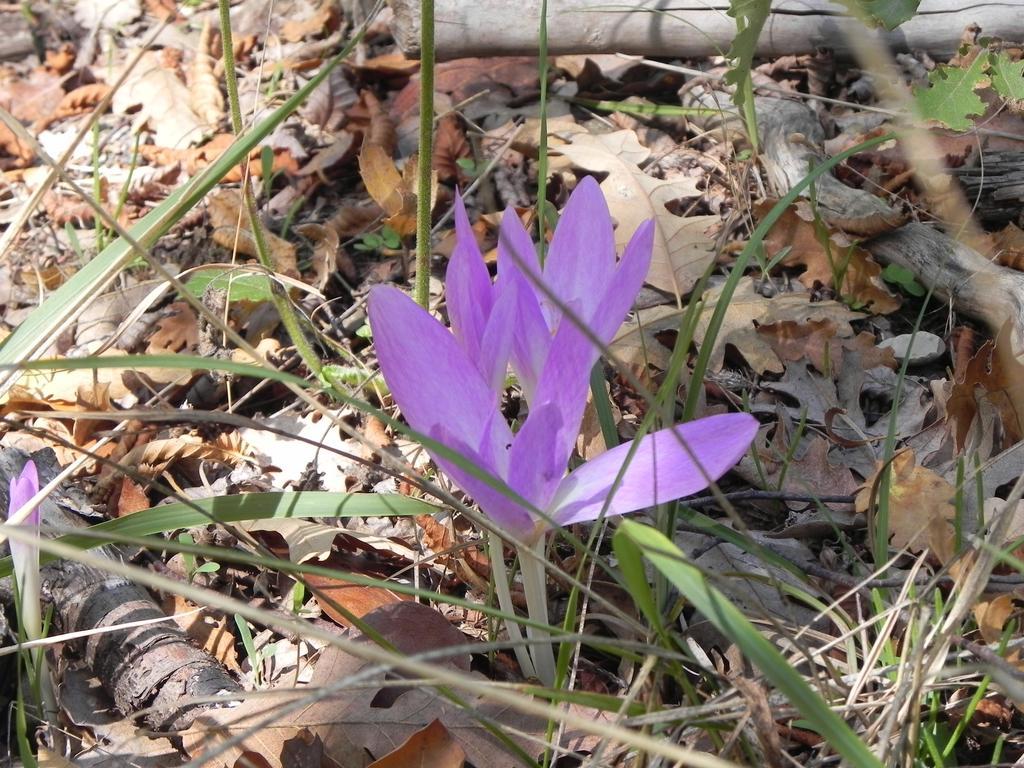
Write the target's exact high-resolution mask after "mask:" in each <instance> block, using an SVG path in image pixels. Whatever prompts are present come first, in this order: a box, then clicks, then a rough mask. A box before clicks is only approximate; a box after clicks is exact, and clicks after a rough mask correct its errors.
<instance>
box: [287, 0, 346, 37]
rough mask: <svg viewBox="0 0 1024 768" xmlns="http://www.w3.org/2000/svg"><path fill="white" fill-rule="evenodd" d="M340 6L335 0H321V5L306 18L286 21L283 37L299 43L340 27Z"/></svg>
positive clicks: (324, 34)
mask: <svg viewBox="0 0 1024 768" xmlns="http://www.w3.org/2000/svg"><path fill="white" fill-rule="evenodd" d="M339 20H340V6H339V5H338V3H336V2H334V1H333V0H321V3H320V5H319V7H317V8H316V10H315V11H314V12H313V13H312V14H311V15H310V16H308V17H306V18H305V19H292V20H290V21H286V22H285V23H284V25H283V26H282V27H281V37H282V38H284V39H285V41H287V42H289V43H298V42H301V41H302V40H305V39H306V38H307V37H323V36H326V35H328V34H330V33H331V32H333V31H334V30H336V29H337V28H338V22H339Z"/></svg>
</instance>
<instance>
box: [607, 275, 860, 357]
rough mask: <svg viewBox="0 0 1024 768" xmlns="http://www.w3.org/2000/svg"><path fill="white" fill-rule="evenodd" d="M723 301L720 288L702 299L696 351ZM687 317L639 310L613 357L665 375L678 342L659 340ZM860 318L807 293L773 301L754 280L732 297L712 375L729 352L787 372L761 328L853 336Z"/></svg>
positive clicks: (666, 310) (664, 309) (661, 309)
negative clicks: (800, 327) (817, 325)
mask: <svg viewBox="0 0 1024 768" xmlns="http://www.w3.org/2000/svg"><path fill="white" fill-rule="evenodd" d="M720 296H721V289H720V288H717V287H716V288H712V289H710V290H708V291H706V292H705V293H704V296H703V297H702V298H703V300H704V303H705V306H704V311H703V312H702V313H701V316H700V319H699V320H698V323H697V329H696V333H695V334H694V341H695V342H696V343H697V344H698V345H701V344H703V343H704V336H705V334H706V333H707V331H708V326H709V324H710V321H711V315H712V313H713V312H714V309H715V306H716V305H717V302H718V299H719V297H720ZM684 311H685V310H680V309H678V308H676V307H672V306H658V307H651V308H650V309H642V310H640V311H639V312H637V313H636V314H635V316H634V317H633V318H632V319H630V320H629V321H627V322H626V323H625V324H624V325H623V326H622V328H621V329H619V332H618V334H617V335H616V337H615V340H614V341H613V342H612V345H611V350H612V352H613V353H614V354H615V355H616V357H618V358H619V359H620V360H622V361H623V362H625V363H627V364H629V365H630V366H633V367H634V368H640V367H641V366H645V365H652V366H654V367H655V368H657V369H659V370H666V368H667V366H668V360H669V355H670V354H671V345H672V343H674V337H671V338H669V339H666V340H667V341H669V343H668V344H665V343H662V341H660V340H659V337H661V338H664V337H662V336H661V335H662V334H663V333H670V334H674V332H675V331H677V330H678V328H679V324H680V323H681V322H682V318H683V313H684ZM862 317H863V315H862V314H860V313H857V312H853V311H852V310H851V309H850V308H849V307H847V306H846V305H845V304H840V303H839V302H837V301H816V302H810V301H808V298H807V294H806V293H798V292H793V293H780V294H778V295H776V296H775V297H774V298H771V299H769V298H766V297H765V296H763V295H762V294H761V293H760V292H759V291H758V286H757V281H756V280H754V279H753V278H745V279H743V280H741V281H740V284H739V286H738V287H737V288H736V291H735V292H734V293H733V296H732V298H731V299H730V301H729V311H728V312H727V313H726V315H725V322H724V324H723V326H722V328H721V330H720V331H719V333H718V334H717V335H716V336H715V340H714V348H713V349H712V351H711V357H710V363H709V370H711V371H719V370H721V368H722V363H723V361H724V359H725V348H726V346H732V347H733V348H735V349H736V351H737V352H739V353H740V354H741V355H743V357H744V359H745V360H746V361H747V363H748V364H749V365H750V367H751V368H753V369H754V370H755V371H757V372H758V373H765V372H766V371H770V372H772V373H782V372H783V370H784V369H785V366H784V365H783V363H782V361H781V360H780V359H779V356H778V355H777V354H776V353H775V351H774V350H773V349H772V346H771V344H769V343H768V341H767V340H766V339H765V338H764V337H763V336H761V335H760V334H759V333H758V332H757V326H758V325H764V324H771V323H778V322H784V321H787V320H788V321H795V322H798V323H807V322H814V321H821V320H830V321H831V322H833V323H834V324H835V325H836V328H837V333H838V334H839V335H841V336H853V328H851V327H850V322H851V321H853V320H857V319H860V318H862ZM640 369H641V370H642V368H640Z"/></svg>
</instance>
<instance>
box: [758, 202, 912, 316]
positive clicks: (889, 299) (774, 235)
mask: <svg viewBox="0 0 1024 768" xmlns="http://www.w3.org/2000/svg"><path fill="white" fill-rule="evenodd" d="M774 204H775V201H773V200H767V201H765V202H763V203H761V204H760V205H758V206H757V207H756V208H755V211H756V216H757V218H759V219H760V218H763V217H764V216H765V215H766V214H767V213H768V211H770V210H771V208H772V207H773V206H774ZM820 237H822V236H820V235H819V232H818V231H817V230H816V227H815V222H814V215H813V213H812V212H810V210H809V209H808V208H807V205H806V203H798V204H797V205H795V206H791V207H789V208H787V209H786V211H785V212H784V213H783V214H782V216H781V217H780V218H779V220H778V221H776V222H775V225H774V226H773V227H772V228H771V231H770V232H769V233H768V236H767V237H766V238H765V240H764V245H765V248H766V249H767V250H768V253H769V254H774V253H778V252H779V251H781V250H782V249H783V248H790V249H791V250H790V252H789V253H788V254H787V255H786V256H785V258H783V260H782V265H783V266H786V267H793V266H803V267H805V271H804V272H803V274H801V275H800V282H802V283H803V284H804V285H805V286H807V288H809V289H813V288H814V285H815V283H820V284H821V285H824V286H829V287H832V288H836V287H837V286H835V276H836V275H837V274H841V275H842V276H843V282H842V287H841V288H839V289H838V290H839V291H840V292H841V293H842V295H843V296H847V297H849V298H851V299H853V300H855V301H857V302H858V303H860V304H863V305H865V306H867V307H869V308H870V309H871V311H873V312H878V313H881V314H888V313H889V312H895V311H896V310H897V309H899V306H900V299H899V297H898V296H894V295H893V294H891V293H889V291H888V290H887V289H886V288H885V284H884V283H883V282H882V278H881V274H882V268H881V267H880V266H878V264H876V263H875V261H874V260H873V259H872V258H871V255H870V254H869V253H868V252H867V251H865V250H864V249H863V248H860V247H859V246H857V245H855V244H854V243H853V242H851V241H850V240H849V239H848V238H847V237H846V235H843V234H842V233H828V240H827V242H828V247H826V246H825V245H824V244H823V243H822V240H821V239H820Z"/></svg>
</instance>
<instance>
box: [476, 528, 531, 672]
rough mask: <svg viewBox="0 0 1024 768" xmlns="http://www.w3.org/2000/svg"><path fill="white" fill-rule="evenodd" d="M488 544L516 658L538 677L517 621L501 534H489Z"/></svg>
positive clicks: (524, 668) (527, 670) (497, 593)
mask: <svg viewBox="0 0 1024 768" xmlns="http://www.w3.org/2000/svg"><path fill="white" fill-rule="evenodd" d="M487 545H488V549H489V551H490V555H491V575H492V576H493V577H494V592H495V594H496V595H497V596H498V607H499V608H501V611H502V613H504V614H506V615H507V616H509V618H508V619H506V621H505V629H506V631H507V632H508V637H509V640H511V641H512V647H513V649H514V650H515V654H516V660H517V661H518V662H519V666H520V668H521V669H522V670H523V674H524V675H525V676H526V677H537V671H536V670H535V669H534V667H533V659H531V658H530V653H529V648H527V645H526V643H525V642H523V633H522V632H521V631H520V629H519V625H518V624H517V623H516V620H515V615H516V608H515V606H514V605H513V604H512V592H511V591H510V590H509V587H508V570H507V569H506V568H505V553H504V550H503V545H502V541H501V537H500V536H496V535H495V534H493V533H488V534H487Z"/></svg>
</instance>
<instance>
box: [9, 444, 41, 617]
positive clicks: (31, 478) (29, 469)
mask: <svg viewBox="0 0 1024 768" xmlns="http://www.w3.org/2000/svg"><path fill="white" fill-rule="evenodd" d="M37 493H39V475H38V473H37V472H36V465H35V462H33V461H32V460H31V459H30V460H29V461H27V462H25V466H24V468H23V469H22V470H21V474H20V475H19V476H18V477H16V478H13V479H12V480H11V494H10V505H9V507H8V509H7V519H8V520H10V519H11V517H12V516H13V515H15V514H16V513H17V512H18V511H19V510H20V509H21V508H22V507H24V506H25V505H26V504H27V503H28V502H29V501H30V500H31V499H32V497H33V496H35V495H36V494H37ZM21 524H22V525H25V526H31V527H33V528H35V529H36V536H38V535H39V507H38V506H36V508H35V509H33V510H32V512H31V513H29V515H28V517H26V518H25V520H24V521H23V522H22V523H21ZM7 542H8V545H9V546H10V548H11V560H13V561H14V577H15V579H16V580H17V582H18V589H20V590H22V591H23V594H26V593H28V592H31V591H33V590H32V587H31V584H32V583H33V581H32V579H33V574H36V573H38V571H39V547H37V546H34V545H32V544H29V543H27V542H24V541H16V540H15V539H8V540H7ZM37 597H38V596H37Z"/></svg>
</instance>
